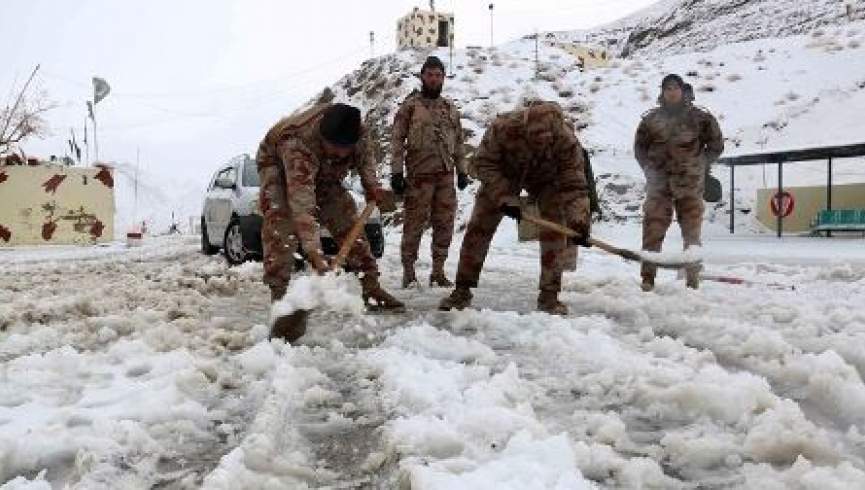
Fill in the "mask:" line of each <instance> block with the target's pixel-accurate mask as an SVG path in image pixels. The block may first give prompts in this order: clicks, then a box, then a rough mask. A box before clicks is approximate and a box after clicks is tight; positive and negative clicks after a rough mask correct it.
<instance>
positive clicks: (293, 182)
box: [256, 104, 403, 342]
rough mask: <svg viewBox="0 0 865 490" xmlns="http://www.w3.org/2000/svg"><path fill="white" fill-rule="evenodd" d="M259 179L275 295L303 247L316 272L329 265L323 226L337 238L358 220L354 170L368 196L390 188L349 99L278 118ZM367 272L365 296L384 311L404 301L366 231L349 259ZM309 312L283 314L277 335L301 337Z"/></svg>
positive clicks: (267, 272) (268, 280)
mask: <svg viewBox="0 0 865 490" xmlns="http://www.w3.org/2000/svg"><path fill="white" fill-rule="evenodd" d="M256 162H257V164H258V174H259V177H260V180H261V193H260V195H259V200H260V207H261V211H262V214H263V216H264V220H263V224H262V229H261V238H262V245H263V248H264V260H263V262H264V283H265V284H267V285H268V286H269V287H270V291H271V300H272V301H277V300H279V299H280V298H282V296H283V295H285V292H286V287H287V285H288V281H289V279H290V277H291V272H292V269H293V266H294V262H295V259H294V257H295V254H296V252H297V247H298V245H300V246H301V247H302V250H303V252H304V253H305V255H306V257H307V259H308V260H309V262H310V264H311V265H312V267H313V268H314V269H315V271H316V272H318V273H324V272H326V271H328V270H329V267H330V266H329V264H328V262H327V260H326V259H325V258H324V257H323V253H322V251H321V250H320V248H321V242H320V237H319V226H320V225H319V223H321V225H323V226H325V227H326V228H327V229H328V230H330V232H331V234H332V235H333V237H334V239H336V241H337V243H340V244H341V243H342V241H343V240H344V238H345V235H346V234H347V233H348V231H349V230H350V229H351V227H352V224H353V222H354V220H356V219H357V216H358V213H357V207H356V205H355V202H354V199H353V198H352V197H351V195H350V194H349V192H348V190H346V189H345V188H344V187H343V186H342V181H343V179H344V178H345V177H346V175H347V174H348V172H349V171H350V170H353V171H356V172H357V173H358V174H359V175H360V180H361V184H362V185H363V188H364V191H365V194H366V199H367V201H381V200H382V199H383V198H384V194H385V192H384V190H383V189H382V188H381V187H380V185H379V183H378V180H377V178H376V174H375V162H374V161H373V159H372V158H371V155H370V148H369V145H368V141H367V136H366V129H365V128H364V127H363V126H362V124H361V122H360V111H359V110H357V109H356V108H354V107H351V106H348V105H345V104H322V105H317V106H314V107H313V108H311V109H309V110H307V111H305V112H303V113H300V114H297V115H295V116H290V117H287V118H284V119H282V120H280V121H279V122H278V123H276V125H274V126H273V127H272V128H271V129H270V130H269V131H268V132H267V134H266V135H265V137H264V140H263V141H262V142H261V144H260V145H259V148H258V154H257V156H256ZM347 263H348V265H349V266H350V267H351V268H352V269H353V270H357V271H360V273H361V285H362V287H363V293H362V295H363V299H364V302H365V303H367V304H368V305H370V304H373V305H375V306H377V307H380V308H384V309H392V308H402V306H403V305H402V303H400V302H399V301H397V300H396V299H395V298H393V296H391V295H390V294H388V293H387V292H385V291H384V290H383V289H381V287H380V285H379V282H378V276H379V273H378V267H377V265H376V262H375V259H374V258H373V256H372V253H371V252H370V248H369V243H368V242H367V240H366V238H365V237H363V236H361V237H360V238H359V239H358V240H357V242H356V243H355V244H354V246H353V247H352V249H351V252H350V253H349V255H348V257H347ZM308 313H309V312H308V311H299V312H296V313H295V314H293V315H291V316H286V317H280V318H278V319H276V321H275V322H274V325H273V328H272V330H271V337H283V338H286V339H287V340H288V341H289V342H291V341H293V340H295V339H296V338H298V337H300V335H303V332H304V331H305V323H306V317H307V315H308Z"/></svg>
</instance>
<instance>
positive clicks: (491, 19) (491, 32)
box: [490, 4, 494, 47]
mask: <svg viewBox="0 0 865 490" xmlns="http://www.w3.org/2000/svg"><path fill="white" fill-rule="evenodd" d="M493 7H494V5H493V4H490V47H493V46H494V44H493Z"/></svg>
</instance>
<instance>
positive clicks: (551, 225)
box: [523, 214, 692, 269]
mask: <svg viewBox="0 0 865 490" xmlns="http://www.w3.org/2000/svg"><path fill="white" fill-rule="evenodd" d="M523 219H524V220H526V221H528V222H529V223H534V224H536V225H538V226H540V227H543V228H546V229H548V230H552V231H557V232H559V233H561V234H562V235H565V236H568V237H575V236H577V235H578V234H577V232H575V231H574V230H572V229H570V228H568V227H567V226H564V225H560V224H558V223H555V222H552V221H549V220H545V219H543V218H540V217H538V216H532V215H530V214H523ZM588 243H589V245H591V246H593V247H598V248H599V249H601V250H603V251H605V252H607V253H611V254H613V255H618V256H619V257H622V258H623V259H626V260H634V261H637V262H644V263H647V264H653V265H656V266H658V267H662V268H665V269H681V268H683V267H686V266H689V265H692V264H691V263H682V264H678V263H677V264H668V263H662V262H656V261H654V260H650V259H647V258H645V257H643V256H642V255H640V254H639V253H638V252H635V251H633V250H628V249H626V248H619V247H615V246H613V245H610V244H609V243H607V242H604V241H603V240H598V239H597V238H591V237H589V239H588Z"/></svg>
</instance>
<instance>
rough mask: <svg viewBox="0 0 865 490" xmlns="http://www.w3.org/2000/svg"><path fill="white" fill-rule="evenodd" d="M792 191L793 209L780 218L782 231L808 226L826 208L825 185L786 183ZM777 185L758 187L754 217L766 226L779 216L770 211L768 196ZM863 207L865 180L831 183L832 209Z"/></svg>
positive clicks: (770, 195) (801, 229)
mask: <svg viewBox="0 0 865 490" xmlns="http://www.w3.org/2000/svg"><path fill="white" fill-rule="evenodd" d="M784 190H785V191H787V192H789V193H790V194H792V195H793V200H794V205H793V213H792V214H791V215H790V216H787V217H786V218H784V219H783V227H784V231H785V232H790V233H799V232H804V231H808V230H810V229H811V221H812V220H813V219H814V217H815V216H816V215H817V213H818V212H820V210H822V209H826V187H825V186H814V187H787V188H785V189H784ZM776 192H778V189H759V190H757V206H756V208H757V220H759V221H760V223H762V224H763V225H764V226H766V227H767V228H769V229H772V230H774V229H776V228H777V222H778V218H777V217H775V215H774V214H772V210H771V209H770V207H769V200H770V198H771V197H772V196H774V195H775V193H776ZM850 208H853V209H865V184H844V185H833V186H832V209H850Z"/></svg>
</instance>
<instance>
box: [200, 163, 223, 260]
mask: <svg viewBox="0 0 865 490" xmlns="http://www.w3.org/2000/svg"><path fill="white" fill-rule="evenodd" d="M221 171H222V169H220V170H217V171H216V172H214V173H213V176H212V177H211V178H210V183H209V184H208V186H207V193H205V195H204V205H203V206H202V209H201V217H202V219H203V220H204V226H205V227H207V234H208V239H209V241H210V244H211V245H217V244H218V243H219V240H217V239H216V236H215V234H214V233H213V232H212V230H213V226H214V224H213V200H214V198H213V193H214V191H215V190H216V178H217V177H218V176H219V173H220V172H221Z"/></svg>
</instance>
